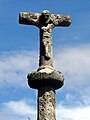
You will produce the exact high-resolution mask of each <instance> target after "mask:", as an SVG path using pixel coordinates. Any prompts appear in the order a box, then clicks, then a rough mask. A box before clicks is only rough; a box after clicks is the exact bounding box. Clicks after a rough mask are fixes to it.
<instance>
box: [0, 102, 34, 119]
mask: <svg viewBox="0 0 90 120" xmlns="http://www.w3.org/2000/svg"><path fill="white" fill-rule="evenodd" d="M28 117H30V119H31V120H35V118H36V110H35V107H33V105H31V104H28V103H27V102H26V101H25V100H20V101H10V102H7V103H4V104H3V107H2V110H1V111H0V119H1V118H2V119H3V120H12V119H20V120H21V119H22V120H25V119H27V120H28Z"/></svg>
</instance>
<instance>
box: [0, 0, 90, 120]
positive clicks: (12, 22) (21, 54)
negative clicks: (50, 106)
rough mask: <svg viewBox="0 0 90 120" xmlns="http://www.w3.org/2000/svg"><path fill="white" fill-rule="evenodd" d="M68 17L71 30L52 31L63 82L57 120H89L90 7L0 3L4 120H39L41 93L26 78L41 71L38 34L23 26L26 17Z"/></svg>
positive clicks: (1, 0) (77, 3)
mask: <svg viewBox="0 0 90 120" xmlns="http://www.w3.org/2000/svg"><path fill="white" fill-rule="evenodd" d="M45 9H48V10H50V12H51V13H55V14H57V13H60V14H64V15H70V16H71V18H72V24H71V26H70V27H68V28H61V27H58V28H55V29H54V30H53V63H54V67H55V68H56V69H57V70H59V71H61V72H62V73H63V74H64V77H65V85H64V86H63V87H62V88H61V89H60V90H58V91H56V93H57V95H56V98H57V109H56V113H57V120H90V37H89V34H90V1H89V0H83V1H82V0H79V1H78V0H75V1H72V0H68V1H63V0H57V1H56V0H49V1H48V0H45V1H42V0H39V1H37V0H31V1H29V0H23V1H18V0H16V1H12V0H7V1H5V0H0V119H1V120H28V117H30V119H31V120H35V119H36V117H37V90H33V89H31V88H29V87H28V85H27V74H28V73H29V72H31V71H32V70H36V69H37V68H38V59H39V30H38V28H36V27H34V26H26V25H19V23H18V14H19V12H22V11H27V12H29V11H30V12H39V13H41V12H42V11H43V10H45Z"/></svg>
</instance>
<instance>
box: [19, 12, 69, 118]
mask: <svg viewBox="0 0 90 120" xmlns="http://www.w3.org/2000/svg"><path fill="white" fill-rule="evenodd" d="M19 23H20V24H26V25H34V26H37V27H38V28H39V29H40V59H39V68H38V69H37V71H34V72H32V73H29V74H28V76H27V78H28V84H29V86H30V87H31V88H34V89H38V116H37V120H56V114H55V108H56V97H55V90H57V89H59V88H60V87H62V86H63V83H64V77H63V75H62V73H61V72H59V71H56V70H55V69H54V67H53V63H52V29H53V28H54V27H56V26H62V27H68V26H69V25H70V24H71V19H70V16H63V15H61V14H50V12H49V11H48V10H44V11H43V12H42V13H41V14H39V13H33V12H28V13H27V12H21V13H20V14H19Z"/></svg>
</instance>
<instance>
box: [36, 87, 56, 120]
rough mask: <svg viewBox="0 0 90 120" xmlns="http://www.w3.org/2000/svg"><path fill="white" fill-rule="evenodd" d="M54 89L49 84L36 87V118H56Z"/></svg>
mask: <svg viewBox="0 0 90 120" xmlns="http://www.w3.org/2000/svg"><path fill="white" fill-rule="evenodd" d="M55 113H56V97H55V90H54V89H53V87H51V86H43V87H41V88H39V89H38V118H37V120H56V114H55Z"/></svg>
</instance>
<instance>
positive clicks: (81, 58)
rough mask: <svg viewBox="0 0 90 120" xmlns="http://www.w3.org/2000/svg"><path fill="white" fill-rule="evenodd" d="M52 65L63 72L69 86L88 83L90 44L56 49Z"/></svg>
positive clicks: (89, 82) (80, 85)
mask: <svg viewBox="0 0 90 120" xmlns="http://www.w3.org/2000/svg"><path fill="white" fill-rule="evenodd" d="M54 65H55V67H56V69H58V70H60V71H62V72H63V74H64V76H65V82H66V85H67V86H68V87H69V88H71V87H73V88H76V87H82V86H87V85H90V80H89V79H90V45H85V46H84V45H83V46H78V47H68V48H64V49H62V50H61V51H60V52H59V50H57V52H56V54H55V55H54Z"/></svg>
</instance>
